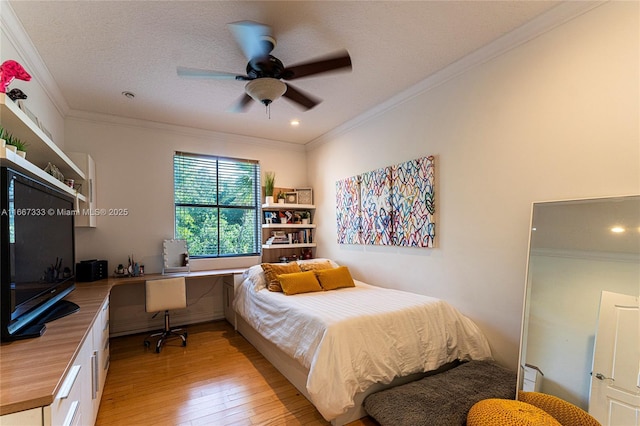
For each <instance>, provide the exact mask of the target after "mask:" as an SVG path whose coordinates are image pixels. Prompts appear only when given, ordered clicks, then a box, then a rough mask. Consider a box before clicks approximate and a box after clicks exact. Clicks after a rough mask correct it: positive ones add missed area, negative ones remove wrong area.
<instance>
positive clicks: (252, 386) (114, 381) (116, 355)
mask: <svg viewBox="0 0 640 426" xmlns="http://www.w3.org/2000/svg"><path fill="white" fill-rule="evenodd" d="M186 328H187V330H188V333H189V337H188V344H187V346H186V347H182V346H181V343H180V342H181V341H180V339H173V340H170V341H169V342H168V343H167V344H166V345H165V347H164V348H163V349H162V351H161V353H160V354H156V353H155V352H154V350H153V348H152V349H145V347H144V345H143V344H142V341H143V340H144V338H145V335H132V336H124V337H116V338H112V339H111V342H110V345H111V348H110V351H111V365H110V367H109V373H108V375H107V381H106V384H105V388H104V393H103V395H102V401H101V403H100V410H99V412H98V418H97V420H96V426H111V425H115V426H117V425H123V426H124V425H126V426H130V425H138V426H144V425H176V426H202V425H216V426H218V425H233V426H236V425H238V426H240V425H243V426H254V425H274V426H275V425H292V426H293V425H304V426H307V425H309V426H315V425H317V426H326V425H329V424H330V423H329V422H327V421H325V420H324V419H323V418H322V416H321V415H320V413H319V412H318V411H317V410H316V409H315V407H314V406H313V405H312V404H311V403H310V402H309V401H308V400H307V399H306V398H305V397H304V396H303V395H302V394H300V393H299V392H298V390H297V389H296V388H295V387H294V386H293V385H292V384H291V383H289V381H287V379H285V378H284V376H283V375H282V374H280V373H279V372H278V370H276V369H275V367H273V366H272V365H271V364H270V363H269V361H267V360H266V359H265V358H264V357H263V356H262V355H261V354H260V353H259V352H258V351H257V350H256V349H255V348H254V347H253V346H252V345H251V344H250V343H249V342H247V341H246V340H245V339H244V337H242V336H241V335H240V334H239V333H237V332H236V331H234V330H233V328H232V327H231V325H229V323H227V322H226V321H214V322H209V323H203V324H196V325H190V326H188V327H186ZM349 426H377V423H376V422H375V421H374V420H373V419H371V418H367V417H366V418H363V419H360V420H357V421H355V422H352V423H349Z"/></svg>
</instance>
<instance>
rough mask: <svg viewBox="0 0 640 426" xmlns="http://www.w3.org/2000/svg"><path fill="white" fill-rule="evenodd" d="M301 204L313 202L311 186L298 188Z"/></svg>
mask: <svg viewBox="0 0 640 426" xmlns="http://www.w3.org/2000/svg"><path fill="white" fill-rule="evenodd" d="M296 192H297V193H298V203H299V204H313V190H312V189H311V188H302V189H296Z"/></svg>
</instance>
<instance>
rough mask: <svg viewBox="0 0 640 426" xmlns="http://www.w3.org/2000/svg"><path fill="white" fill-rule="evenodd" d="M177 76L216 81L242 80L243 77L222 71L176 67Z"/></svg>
mask: <svg viewBox="0 0 640 426" xmlns="http://www.w3.org/2000/svg"><path fill="white" fill-rule="evenodd" d="M178 75H179V76H180V77H184V78H214V79H218V80H244V79H245V76H243V75H238V74H233V73H230V72H224V71H213V70H202V69H198V68H186V67H178Z"/></svg>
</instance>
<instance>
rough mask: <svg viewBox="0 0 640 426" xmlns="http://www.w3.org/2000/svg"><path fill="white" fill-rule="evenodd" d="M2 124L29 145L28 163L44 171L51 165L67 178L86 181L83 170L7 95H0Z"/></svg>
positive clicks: (0, 118) (0, 119) (0, 122)
mask: <svg viewBox="0 0 640 426" xmlns="http://www.w3.org/2000/svg"><path fill="white" fill-rule="evenodd" d="M0 124H2V127H4V128H5V129H7V131H8V132H10V133H11V134H13V135H14V136H16V137H17V138H19V139H21V140H23V141H24V142H26V143H27V144H28V147H27V148H28V149H27V159H28V160H27V161H29V162H30V163H32V164H34V165H36V166H37V167H40V168H41V169H43V170H44V168H45V167H47V164H48V163H51V164H54V165H55V166H56V167H58V169H59V170H60V171H61V172H62V174H63V175H64V177H65V178H69V179H75V180H81V181H84V180H85V175H84V173H83V172H82V170H80V168H79V167H78V166H77V165H75V164H74V163H73V161H71V159H69V157H67V155H66V154H65V153H64V152H62V150H61V149H60V148H59V147H58V146H57V145H56V144H55V143H53V141H52V140H51V138H49V136H47V135H46V134H45V133H44V132H43V131H42V129H40V127H38V125H37V124H36V123H35V122H34V121H33V120H31V119H30V118H29V117H28V116H27V114H25V112H24V111H22V110H21V109H20V108H18V105H17V104H16V103H15V102H13V101H12V100H11V99H10V98H9V97H8V96H7V95H6V94H5V93H0ZM5 158H8V157H5Z"/></svg>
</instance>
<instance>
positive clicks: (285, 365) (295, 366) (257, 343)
mask: <svg viewBox="0 0 640 426" xmlns="http://www.w3.org/2000/svg"><path fill="white" fill-rule="evenodd" d="M236 328H237V331H239V332H240V334H242V335H243V336H244V338H245V339H247V340H248V341H249V343H251V344H252V345H253V346H254V347H255V348H256V349H257V350H258V352H260V353H261V354H262V355H263V356H264V357H265V358H266V359H267V360H268V361H269V362H270V363H271V364H273V366H274V367H275V368H276V369H278V371H280V373H282V375H283V376H284V377H286V378H287V380H289V382H291V384H293V386H295V387H296V389H298V391H300V393H302V394H303V395H304V396H305V397H306V398H307V399H308V400H309V401H311V398H309V394H308V392H307V388H306V386H307V376H308V374H309V370H308V369H306V368H304V367H303V366H302V365H301V364H300V363H299V362H298V361H296V360H295V359H293V358H291V357H290V356H288V355H287V354H285V353H284V352H282V351H281V350H280V349H279V348H278V347H277V346H276V345H274V344H273V343H271V342H270V341H268V340H267V339H265V338H264V337H263V336H262V335H260V334H259V333H258V332H257V331H256V330H255V329H254V328H253V327H252V326H251V325H249V324H248V323H247V322H246V321H245V320H244V319H243V318H242V317H241V316H240V315H236ZM457 364H458V363H457V362H453V363H449V364H446V365H444V366H442V367H440V368H438V369H437V370H435V371H430V372H426V373H416V374H412V375H410V376H406V377H397V378H395V379H394V380H393V381H392V382H391V383H389V384H386V385H384V384H381V383H377V384H375V385H373V386H371V387H370V388H368V389H367V390H366V391H364V392H361V393H359V394H356V396H355V398H354V401H355V406H354V407H351V408H350V409H349V410H347V411H346V412H345V413H344V414H342V415H340V416H339V417H337V418H335V419H331V424H332V425H334V426H342V425H345V424H347V423H350V422H353V421H355V420H358V419H360V418H362V417H365V416H366V415H367V413H366V412H365V411H364V408H363V406H362V403H363V401H364V399H365V398H366V397H367V396H368V395H370V394H372V393H374V392H378V391H380V390H383V389H388V388H390V387H394V386H398V385H401V384H404V383H409V382H412V381H414V380H418V379H420V378H422V377H426V376H429V375H432V374H436V373H440V372H442V371H446V370H448V369H450V368H453V367H454V366H455V365H457Z"/></svg>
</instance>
